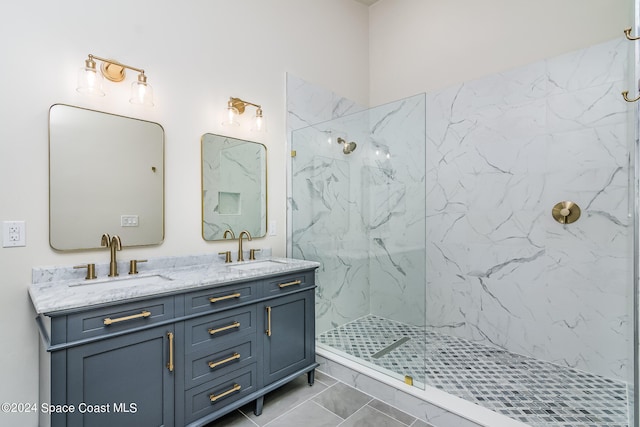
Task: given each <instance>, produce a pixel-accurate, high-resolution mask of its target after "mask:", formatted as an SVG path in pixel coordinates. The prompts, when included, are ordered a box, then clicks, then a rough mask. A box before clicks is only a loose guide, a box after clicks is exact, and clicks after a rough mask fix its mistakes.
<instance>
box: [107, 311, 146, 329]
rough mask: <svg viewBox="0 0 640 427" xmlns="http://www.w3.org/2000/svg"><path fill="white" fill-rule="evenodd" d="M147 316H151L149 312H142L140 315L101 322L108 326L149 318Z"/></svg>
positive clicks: (108, 318)
mask: <svg viewBox="0 0 640 427" xmlns="http://www.w3.org/2000/svg"><path fill="white" fill-rule="evenodd" d="M149 316H151V312H150V311H147V310H143V311H142V312H141V313H138V314H132V315H131V316H124V317H118V318H117V319H112V318H110V317H107V318H106V319H104V320H103V321H102V323H104V324H105V325H107V326H108V325H112V324H114V323H118V322H125V321H127V320H133V319H140V318H143V317H149Z"/></svg>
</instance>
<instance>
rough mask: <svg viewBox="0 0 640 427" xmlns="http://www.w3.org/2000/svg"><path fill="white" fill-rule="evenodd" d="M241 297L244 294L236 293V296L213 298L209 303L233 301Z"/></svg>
mask: <svg viewBox="0 0 640 427" xmlns="http://www.w3.org/2000/svg"><path fill="white" fill-rule="evenodd" d="M241 296H242V294H241V293H240V292H236V293H235V294H231V295H225V296H223V297H211V298H209V302H218V301H224V300H226V299H231V298H240V297H241Z"/></svg>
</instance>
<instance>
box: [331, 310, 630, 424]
mask: <svg viewBox="0 0 640 427" xmlns="http://www.w3.org/2000/svg"><path fill="white" fill-rule="evenodd" d="M424 334H425V331H424V330H422V329H421V328H418V327H415V326H411V325H406V324H403V323H399V322H395V321H392V320H388V319H384V318H381V317H376V316H366V317H363V318H361V319H358V320H356V321H354V322H351V323H348V324H346V325H343V326H340V327H338V328H336V329H333V330H331V331H328V332H325V333H323V334H321V335H320V336H319V337H318V341H319V342H320V343H322V344H325V345H328V346H331V347H333V348H335V349H337V350H340V351H342V352H345V353H347V354H349V355H351V356H355V357H358V358H360V359H362V360H365V361H367V362H369V363H372V364H375V365H378V366H381V367H383V368H385V369H388V370H391V371H393V372H397V373H400V374H402V375H411V376H412V377H413V378H414V380H416V381H420V382H426V383H427V384H429V385H431V386H433V387H436V388H438V389H441V390H444V391H446V392H447V393H450V394H453V395H455V396H458V397H461V398H464V399H466V400H468V401H471V402H474V403H476V404H478V405H481V406H484V407H486V408H489V409H492V410H494V411H495V412H498V413H501V414H504V415H506V416H508V417H510V418H513V419H516V420H519V421H522V422H524V423H526V424H529V425H531V426H534V427H583V426H584V427H628V422H627V385H626V384H625V383H622V382H617V381H613V380H610V379H606V378H602V377H599V376H596V375H591V374H588V373H585V372H582V371H578V370H575V369H570V368H564V367H561V366H558V365H554V364H552V363H548V362H543V361H539V360H536V359H533V358H530V357H525V356H521V355H518V354H513V353H509V352H507V351H504V350H500V349H496V348H493V347H488V346H484V345H481V344H476V343H473V342H470V341H467V340H463V339H460V338H456V337H452V336H447V335H442V334H438V333H435V332H430V331H427V332H426V339H424V340H423V336H424ZM407 338H408V339H407ZM399 341H404V342H401V343H400V344H399V345H398V342H399ZM394 343H395V344H394ZM394 346H395V347H394ZM423 354H424V355H425V357H424V359H423V358H422V357H421V355H423ZM374 356H375V357H374Z"/></svg>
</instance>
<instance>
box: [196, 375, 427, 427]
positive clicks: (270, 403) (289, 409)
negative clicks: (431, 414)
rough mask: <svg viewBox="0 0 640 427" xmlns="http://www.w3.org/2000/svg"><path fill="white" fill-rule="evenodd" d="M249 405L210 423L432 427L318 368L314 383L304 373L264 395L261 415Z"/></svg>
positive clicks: (218, 426)
mask: <svg viewBox="0 0 640 427" xmlns="http://www.w3.org/2000/svg"><path fill="white" fill-rule="evenodd" d="M253 408H254V405H253V404H250V405H246V406H245V407H242V408H240V409H239V410H237V411H234V412H232V413H230V414H228V415H226V416H224V417H222V418H219V419H218V420H216V421H214V422H212V423H210V424H208V425H207V426H206V427H255V426H265V427H301V426H304V427H338V426H339V427H374V426H375V427H432V426H431V424H428V423H426V422H424V421H421V420H418V419H416V418H415V417H413V416H411V415H408V414H406V413H404V412H402V411H399V410H398V409H395V408H393V407H391V406H389V405H387V404H386V403H384V402H381V401H379V400H377V399H374V398H372V397H371V396H369V395H367V394H364V393H362V392H360V391H358V390H356V389H355V388H353V387H350V386H348V385H346V384H344V383H342V382H340V381H338V380H336V379H334V378H332V377H330V376H328V375H325V374H323V373H322V372H320V371H318V370H316V375H315V382H314V384H313V386H311V387H310V386H309V385H308V384H307V375H306V374H305V375H302V376H300V377H298V378H297V379H296V380H294V381H291V382H290V383H289V384H286V385H284V386H282V387H280V388H279V389H277V390H274V391H273V392H271V393H269V394H267V395H266V396H265V398H264V408H263V410H262V415H260V416H259V417H257V416H255V415H254V414H253Z"/></svg>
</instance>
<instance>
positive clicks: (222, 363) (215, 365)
mask: <svg viewBox="0 0 640 427" xmlns="http://www.w3.org/2000/svg"><path fill="white" fill-rule="evenodd" d="M236 359H240V354H239V353H233V356H231V357H227V358H226V359H223V360H218V361H217V362H209V367H210V368H211V369H213V368H216V367H218V366H220V365H224V364H225V363H229V362H231V361H232V360H236Z"/></svg>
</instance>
